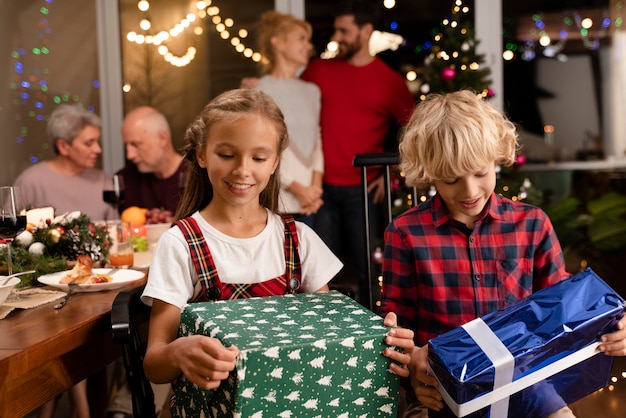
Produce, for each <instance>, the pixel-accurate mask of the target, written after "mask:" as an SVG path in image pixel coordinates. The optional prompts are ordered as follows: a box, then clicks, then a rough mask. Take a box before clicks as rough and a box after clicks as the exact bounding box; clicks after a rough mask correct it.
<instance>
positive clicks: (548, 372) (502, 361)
mask: <svg viewBox="0 0 626 418" xmlns="http://www.w3.org/2000/svg"><path fill="white" fill-rule="evenodd" d="M462 327H463V328H464V329H465V331H466V332H467V333H468V334H469V335H470V337H472V339H473V340H474V341H475V342H476V344H477V345H478V346H479V347H480V349H481V350H483V352H484V353H485V354H486V355H487V358H489V360H490V361H491V362H492V363H493V365H494V368H495V377H494V385H493V390H492V391H491V392H489V393H485V394H483V395H481V396H479V397H477V398H474V399H472V400H471V401H467V402H465V403H462V404H459V403H456V402H455V401H454V399H452V397H451V396H450V394H449V393H448V392H447V391H446V390H445V389H444V387H443V385H442V384H441V381H439V378H438V377H437V376H436V375H435V374H434V373H433V372H432V369H431V370H430V375H432V376H434V377H435V378H436V379H437V381H439V386H438V387H437V389H438V390H439V392H440V393H441V396H442V397H443V400H444V401H445V403H446V404H447V405H448V407H450V410H451V411H452V412H453V413H454V414H455V415H456V416H457V417H464V416H466V415H469V414H471V413H472V412H476V411H478V410H480V409H483V408H484V407H486V406H489V405H491V413H490V415H489V416H490V417H491V418H506V417H507V415H508V409H509V397H510V396H511V395H513V394H515V393H517V392H519V391H521V390H524V389H526V388H527V387H529V386H532V385H534V384H535V383H537V382H540V381H542V380H545V379H547V378H549V377H550V376H553V375H555V374H557V373H559V372H561V371H563V370H565V369H567V368H569V367H572V366H574V365H576V364H578V363H580V362H581V361H583V360H587V359H588V358H591V357H593V356H595V355H596V354H599V353H600V352H599V351H598V345H600V343H599V342H594V343H592V344H589V345H587V346H585V347H583V348H581V349H580V350H578V351H576V352H574V353H572V354H570V355H568V356H566V357H563V358H561V359H559V360H557V361H555V362H554V363H552V364H550V365H549V366H546V367H543V368H542V369H539V370H537V371H535V372H533V373H530V374H528V375H526V376H523V377H521V378H519V379H517V380H516V381H513V372H514V366H515V359H514V357H513V355H512V354H511V352H510V351H509V350H508V349H507V348H506V346H505V345H504V344H503V343H502V341H500V339H498V337H497V336H496V334H494V332H493V331H492V330H491V328H489V326H488V325H487V324H486V323H485V322H484V321H483V320H482V319H480V318H477V319H474V320H473V321H470V322H468V323H466V324H465V325H463V326H462Z"/></svg>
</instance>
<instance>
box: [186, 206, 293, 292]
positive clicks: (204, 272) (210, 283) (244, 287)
mask: <svg viewBox="0 0 626 418" xmlns="http://www.w3.org/2000/svg"><path fill="white" fill-rule="evenodd" d="M282 218H283V222H284V223H285V243H284V251H285V264H286V266H285V273H284V274H283V275H282V276H278V277H275V278H273V279H271V280H267V281H264V282H261V283H253V284H240V283H222V282H221V281H220V279H219V277H218V274H217V269H216V268H215V263H214V262H213V257H212V256H211V252H210V251H209V246H208V245H207V243H206V241H205V240H204V236H203V235H202V231H201V230H200V227H199V226H198V224H197V223H196V221H195V220H194V219H193V218H191V217H188V218H185V219H181V220H179V221H176V222H174V225H176V226H178V227H179V228H180V229H181V231H182V232H183V236H184V237H185V240H186V241H187V244H188V245H189V252H190V253H191V260H192V262H193V265H194V268H195V269H196V272H197V274H198V280H199V281H200V285H201V287H202V290H201V291H200V293H198V294H196V295H195V296H194V297H193V299H192V300H191V301H190V303H195V302H209V301H213V300H217V299H222V300H227V299H243V298H250V297H259V296H261V297H262V296H278V295H284V294H287V293H297V291H298V289H299V288H300V283H301V280H302V277H301V266H300V257H299V255H298V232H297V230H296V223H295V221H294V219H293V217H291V216H282Z"/></svg>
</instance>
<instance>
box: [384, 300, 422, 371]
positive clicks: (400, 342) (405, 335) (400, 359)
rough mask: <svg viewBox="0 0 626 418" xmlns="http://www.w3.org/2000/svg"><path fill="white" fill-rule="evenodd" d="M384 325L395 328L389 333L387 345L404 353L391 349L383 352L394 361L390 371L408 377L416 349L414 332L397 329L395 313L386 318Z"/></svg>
mask: <svg viewBox="0 0 626 418" xmlns="http://www.w3.org/2000/svg"><path fill="white" fill-rule="evenodd" d="M383 323H384V324H385V325H386V326H388V327H394V328H393V329H391V330H389V332H388V333H387V337H386V338H385V343H387V344H388V345H390V346H391V347H397V348H400V349H402V351H398V350H394V349H393V348H391V347H390V348H386V349H385V350H384V351H383V355H385V356H386V357H388V358H389V359H391V360H393V361H392V362H391V363H390V365H389V370H391V371H392V372H394V373H395V374H397V375H398V376H402V377H408V376H409V369H408V364H409V362H410V361H411V354H412V353H413V350H414V349H415V343H414V342H413V331H411V330H410V329H407V328H396V327H397V317H396V314H395V313H393V312H390V313H388V314H387V315H386V316H385V319H384V321H383Z"/></svg>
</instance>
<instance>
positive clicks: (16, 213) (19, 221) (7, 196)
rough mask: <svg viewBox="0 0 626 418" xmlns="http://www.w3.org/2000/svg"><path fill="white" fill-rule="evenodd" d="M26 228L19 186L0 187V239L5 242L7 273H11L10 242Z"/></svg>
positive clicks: (24, 210) (24, 209)
mask: <svg viewBox="0 0 626 418" xmlns="http://www.w3.org/2000/svg"><path fill="white" fill-rule="evenodd" d="M24 229H26V208H25V204H24V198H23V197H22V191H21V189H20V188H19V187H11V186H3V187H0V239H2V240H4V242H6V244H7V273H8V274H9V275H11V274H13V260H12V259H11V242H12V241H13V239H15V237H16V236H17V235H18V234H19V233H20V232H22V231H23V230H24Z"/></svg>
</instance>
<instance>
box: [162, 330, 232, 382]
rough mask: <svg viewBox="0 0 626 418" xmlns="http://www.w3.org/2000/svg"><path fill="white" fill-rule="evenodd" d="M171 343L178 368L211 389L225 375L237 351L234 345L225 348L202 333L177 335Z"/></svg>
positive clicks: (229, 370) (228, 371)
mask: <svg viewBox="0 0 626 418" xmlns="http://www.w3.org/2000/svg"><path fill="white" fill-rule="evenodd" d="M173 344H175V345H176V347H175V349H174V353H176V360H175V361H176V362H177V363H178V364H177V366H178V368H180V370H181V371H182V372H183V374H184V375H185V376H186V377H187V379H188V380H189V381H190V382H193V383H195V384H196V385H198V386H199V387H201V388H203V389H215V388H217V387H218V386H219V385H220V383H221V381H222V380H224V379H227V378H228V375H229V373H230V372H231V371H233V370H234V369H235V360H236V359H237V356H238V355H239V349H238V348H237V347H235V346H231V347H229V348H226V347H224V346H223V345H222V343H221V342H220V341H219V340H218V339H215V338H211V337H207V336H204V335H191V336H188V337H181V338H178V339H177V340H176V341H175V342H174V343H173Z"/></svg>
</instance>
